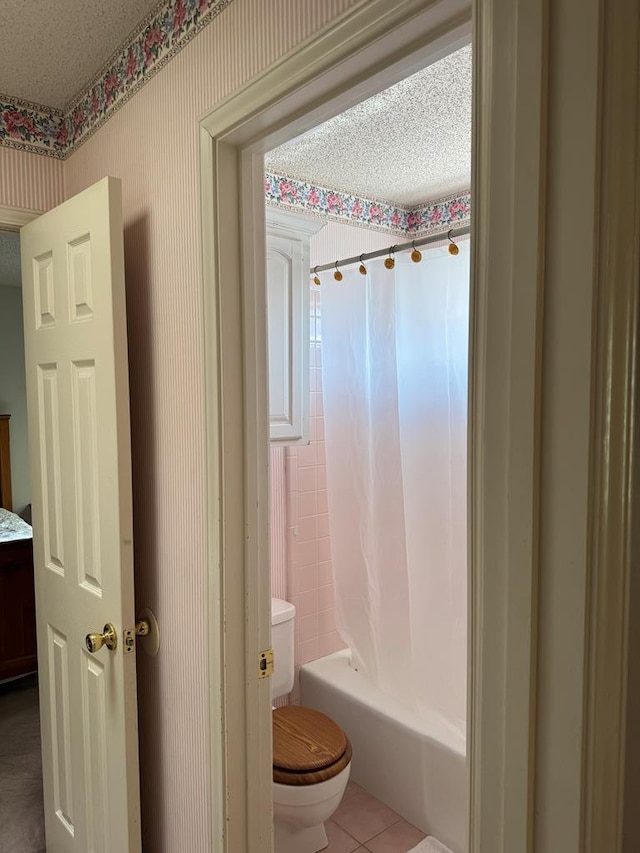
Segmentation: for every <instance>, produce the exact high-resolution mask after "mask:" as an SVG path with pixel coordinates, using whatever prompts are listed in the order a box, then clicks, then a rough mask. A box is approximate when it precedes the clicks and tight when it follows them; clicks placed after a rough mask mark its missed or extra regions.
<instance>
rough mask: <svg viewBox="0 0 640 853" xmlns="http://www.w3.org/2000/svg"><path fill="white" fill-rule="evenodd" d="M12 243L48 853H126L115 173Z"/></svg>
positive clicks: (125, 402) (127, 494)
mask: <svg viewBox="0 0 640 853" xmlns="http://www.w3.org/2000/svg"><path fill="white" fill-rule="evenodd" d="M21 246H22V277H23V299H24V327H25V348H26V367H27V401H28V411H29V447H30V456H31V483H32V501H33V528H34V532H33V539H34V562H35V577H36V609H37V624H38V666H39V674H40V714H41V728H42V750H43V774H44V805H45V827H46V837H47V853H107V851H109V852H110V853H112V852H113V851H118V853H138V852H139V851H140V849H141V848H140V804H139V780H138V733H137V707H136V662H135V645H134V644H133V643H132V642H131V640H129V642H128V643H125V641H124V636H123V632H124V631H125V630H127V629H132V628H133V627H134V618H135V614H134V599H133V530H132V511H131V452H130V437H129V386H128V363H127V338H126V314H125V289H124V257H123V236H122V204H121V186H120V182H119V181H117V180H115V179H113V178H105V179H104V180H102V181H100V182H99V183H97V184H95V185H94V186H92V187H90V188H89V189H87V190H85V191H84V192H82V193H80V194H79V195H77V196H75V197H74V198H72V199H70V200H69V201H67V202H65V204H63V205H61V206H60V207H57V208H56V209H55V210H52V211H50V212H49V213H46V214H44V215H43V216H41V217H39V218H38V219H36V220H34V221H33V222H31V223H30V224H29V225H26V226H25V227H24V228H23V229H22V232H21ZM108 625H109V626H112V629H113V632H112V633H111V630H110V629H108V630H105V626H108ZM89 634H96V635H98V636H94V637H93V638H92V639H91V640H90V639H88V637H87V635H89ZM100 635H101V636H100ZM89 646H92V648H93V649H94V651H90V650H89Z"/></svg>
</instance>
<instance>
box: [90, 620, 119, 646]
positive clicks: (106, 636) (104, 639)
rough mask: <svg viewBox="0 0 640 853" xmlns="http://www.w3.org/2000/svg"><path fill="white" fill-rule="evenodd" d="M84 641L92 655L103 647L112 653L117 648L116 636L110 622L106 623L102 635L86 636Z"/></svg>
mask: <svg viewBox="0 0 640 853" xmlns="http://www.w3.org/2000/svg"><path fill="white" fill-rule="evenodd" d="M84 641H85V643H86V644H87V649H88V650H89V651H90V652H92V653H93V652H97V651H98V650H99V649H101V648H102V647H103V646H106V647H107V648H108V649H109V650H110V651H113V650H114V649H115V648H117V646H118V635H117V634H116V629H115V628H114V627H113V625H112V624H111V622H107V624H106V625H105V626H104V630H103V632H102V634H87V636H86V637H85V640H84Z"/></svg>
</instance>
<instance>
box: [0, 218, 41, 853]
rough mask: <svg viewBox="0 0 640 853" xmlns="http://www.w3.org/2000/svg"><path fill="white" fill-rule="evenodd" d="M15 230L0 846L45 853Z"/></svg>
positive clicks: (2, 482) (1, 623)
mask: <svg viewBox="0 0 640 853" xmlns="http://www.w3.org/2000/svg"><path fill="white" fill-rule="evenodd" d="M37 668H38V664H37V649H36V617H35V587H34V568H33V533H32V528H31V493H30V482H29V448H28V437H27V392H26V376H25V356H24V335H23V319H22V283H21V270H20V236H19V234H18V233H16V232H14V231H4V230H0V745H1V746H0V755H1V760H0V848H1V849H2V850H7V851H12V853H44V849H45V839H44V810H43V793H42V755H41V741H40V714H39V704H38V676H37Z"/></svg>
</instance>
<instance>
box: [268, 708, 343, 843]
mask: <svg viewBox="0 0 640 853" xmlns="http://www.w3.org/2000/svg"><path fill="white" fill-rule="evenodd" d="M350 770H351V744H350V743H349V740H348V738H347V736H346V735H345V733H344V732H343V731H342V729H341V728H340V727H339V726H338V725H337V724H336V723H335V722H334V721H333V720H331V719H330V718H329V717H327V716H326V715H325V714H322V713H320V712H319V711H315V710H312V709H311V708H300V707H299V706H296V705H288V706H285V707H284V708H276V709H275V710H274V711H273V810H274V823H275V853H318V851H320V850H323V849H324V848H325V847H326V846H327V844H328V841H327V834H326V831H325V828H324V823H325V821H326V820H328V819H329V818H330V817H331V815H332V814H333V813H334V812H335V810H336V809H337V808H338V806H339V805H340V801H341V800H342V797H343V794H344V792H345V788H346V787H347V782H348V781H349V774H350Z"/></svg>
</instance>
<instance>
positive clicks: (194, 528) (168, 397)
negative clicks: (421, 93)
mask: <svg viewBox="0 0 640 853" xmlns="http://www.w3.org/2000/svg"><path fill="white" fill-rule="evenodd" d="M356 2H357V0H313V2H300V0H266V2H263V0H260V2H256V0H233V2H232V3H231V5H230V6H229V7H228V8H227V9H226V10H225V11H224V12H222V14H221V15H220V16H219V17H217V18H216V19H215V20H214V21H213V22H212V23H211V25H209V26H208V27H206V28H205V29H204V30H203V31H202V32H201V33H200V34H199V35H198V36H196V37H195V38H194V39H193V41H191V42H190V43H189V44H188V45H187V46H186V47H185V48H184V50H182V51H181V52H180V53H179V54H178V55H177V56H176V57H175V58H174V59H173V60H172V61H171V62H170V63H169V64H168V65H167V66H166V68H164V69H163V70H162V71H161V72H160V73H159V74H158V75H157V76H155V77H153V78H152V79H151V80H150V81H149V83H148V84H147V85H146V86H145V87H144V88H143V89H142V90H141V91H140V92H139V93H138V94H137V95H136V96H135V97H133V98H132V99H131V100H130V101H129V102H128V103H126V104H125V105H124V106H123V107H122V109H120V110H119V111H118V112H117V113H116V114H115V115H113V116H112V118H111V119H110V120H109V121H108V122H107V123H106V124H105V125H104V127H103V128H101V129H100V130H99V131H98V132H97V133H96V134H95V135H94V136H92V137H91V138H90V139H89V140H87V142H85V143H84V144H83V145H82V146H81V147H80V149H79V150H78V151H77V152H76V153H75V154H73V155H72V156H71V157H70V158H69V160H67V161H66V162H65V164H64V183H65V194H66V196H67V197H68V196H71V195H73V194H74V193H77V192H78V191H80V190H82V189H84V188H85V187H86V186H88V185H89V184H92V183H93V182H95V181H97V180H99V179H100V178H102V177H103V176H104V175H107V174H108V175H113V176H116V177H120V178H121V179H122V182H123V202H124V221H125V255H126V257H125V261H126V275H127V310H128V323H129V354H130V355H129V360H130V381H131V424H132V456H133V491H134V521H135V556H136V595H137V599H138V604H139V606H140V607H142V606H145V605H147V606H150V607H151V608H153V609H154V610H155V612H156V614H157V616H158V619H159V622H160V625H161V628H162V633H163V636H164V637H165V642H164V644H163V646H162V649H161V652H160V655H159V656H158V657H157V658H156V659H150V658H146V657H145V656H144V655H141V656H140V658H139V717H140V760H141V777H142V825H143V843H144V848H145V850H148V851H152V853H183V851H187V850H188V851H189V853H205V851H207V853H208V851H209V850H210V849H211V844H210V841H209V831H208V825H209V815H210V792H209V784H208V768H207V761H208V749H207V727H208V720H207V661H206V657H205V652H204V649H205V647H206V644H205V638H206V624H205V602H206V595H205V571H206V568H205V529H204V513H203V499H204V488H205V484H204V466H203V458H204V410H203V397H202V373H203V362H202V305H201V301H202V300H201V293H200V287H201V283H200V268H199V256H198V187H197V139H198V134H197V131H198V121H197V120H198V116H199V115H200V114H202V113H203V112H204V111H205V110H207V109H208V108H210V107H211V106H213V105H214V104H216V103H217V102H218V101H220V100H221V99H222V98H224V97H225V96H226V95H228V94H229V93H231V92H232V91H233V90H234V89H236V88H238V87H239V86H241V85H242V84H243V83H245V82H246V81H248V80H250V79H251V78H252V77H254V76H255V75H256V74H258V73H259V72H260V71H262V70H263V69H265V68H267V67H268V66H269V65H270V64H272V63H273V62H274V61H275V60H276V59H278V58H279V57H281V56H283V55H284V54H285V53H286V52H287V51H289V50H290V49H292V48H293V47H294V46H296V45H298V44H299V43H300V42H302V41H303V40H304V39H305V38H307V37H308V36H310V35H311V34H312V33H313V32H314V31H316V30H318V29H319V28H320V27H322V26H323V25H324V24H325V23H327V22H328V21H330V20H331V19H333V18H335V17H337V16H338V15H339V14H340V13H341V12H343V11H345V10H346V9H348V8H350V7H351V6H353V5H355V4H356ZM178 637H186V639H187V640H188V642H186V643H182V642H180V643H178V642H175V639H176V638H178Z"/></svg>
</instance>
